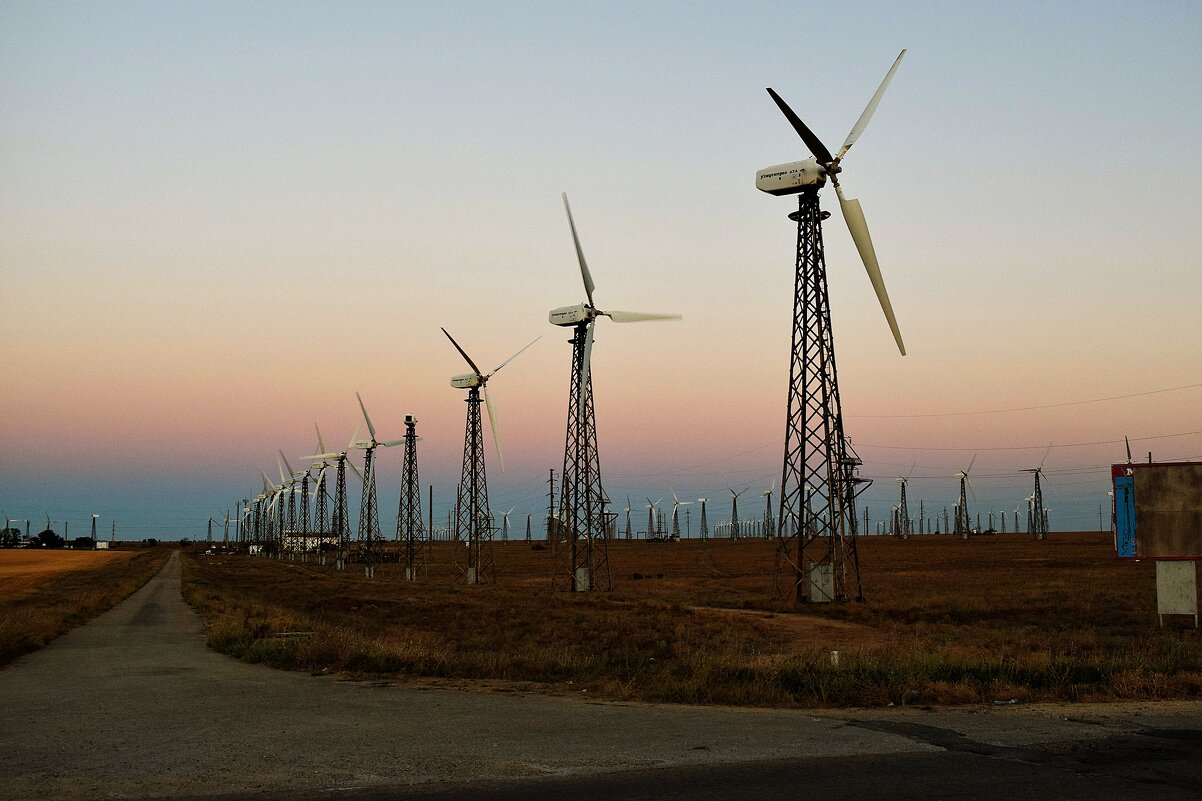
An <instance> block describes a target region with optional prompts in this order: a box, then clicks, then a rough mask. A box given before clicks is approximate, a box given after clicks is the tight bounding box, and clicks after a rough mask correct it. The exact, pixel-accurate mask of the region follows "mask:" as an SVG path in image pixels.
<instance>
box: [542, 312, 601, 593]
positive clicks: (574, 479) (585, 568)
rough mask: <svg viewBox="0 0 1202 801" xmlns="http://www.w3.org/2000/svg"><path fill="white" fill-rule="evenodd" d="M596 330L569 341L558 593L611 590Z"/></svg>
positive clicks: (579, 329) (580, 329)
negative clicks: (592, 357) (591, 362)
mask: <svg viewBox="0 0 1202 801" xmlns="http://www.w3.org/2000/svg"><path fill="white" fill-rule="evenodd" d="M592 324H593V321H592V320H590V321H588V322H587V323H580V324H578V325H577V326H576V328H575V331H574V333H573V335H572V339H571V340H570V342H571V343H572V379H571V385H570V388H569V390H568V427H567V435H566V438H565V442H564V450H563V472H562V473H561V474H560V475H561V478H560V483H559V521H560V536H559V537H558V538H557V541H556V542H555V565H556V567H555V578H554V580H553V582H552V584H553V586H554V587H555V588H556V589H563V590H593V589H601V590H606V591H608V590H612V589H613V581H612V579H611V576H610V573H609V538H608V537H607V536H606V531H607V527H606V523H607V514H606V512H605V506H606V505H607V504H608V503H609V498H608V496H606V494H605V490H604V489H603V488H602V487H601V459H600V456H599V455H598V453H597V427H596V417H595V416H594V411H593V409H594V407H593V379H592V373H591V372H590V371H588V370H587V369H586V366H585V359H586V358H587V357H586V354H585V349H586V347H587V348H589V349H591V347H592Z"/></svg>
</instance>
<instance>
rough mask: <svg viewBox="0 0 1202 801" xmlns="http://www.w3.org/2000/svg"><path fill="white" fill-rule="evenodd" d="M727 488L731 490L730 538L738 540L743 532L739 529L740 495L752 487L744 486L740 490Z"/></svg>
mask: <svg viewBox="0 0 1202 801" xmlns="http://www.w3.org/2000/svg"><path fill="white" fill-rule="evenodd" d="M727 489H729V490H730V538H731V539H732V540H737V539H738V538H739V536H740V533H741V532H740V530H739V496H740V495H742V494H743V493H744V492H746V491H747V490H749V489H751V488H750V487H744V488H743V489H741V490H739V491H738V492H735V490H734V487H727Z"/></svg>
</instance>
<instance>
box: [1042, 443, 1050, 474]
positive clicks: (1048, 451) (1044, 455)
mask: <svg viewBox="0 0 1202 801" xmlns="http://www.w3.org/2000/svg"><path fill="white" fill-rule="evenodd" d="M1051 452H1052V443H1050V442H1049V443H1048V449H1047V450H1046V451H1044V452H1043V458H1042V459H1040V460H1039V469H1040V470H1042V469H1043V463H1044V462H1046V461H1047V460H1048V454H1049V453H1051Z"/></svg>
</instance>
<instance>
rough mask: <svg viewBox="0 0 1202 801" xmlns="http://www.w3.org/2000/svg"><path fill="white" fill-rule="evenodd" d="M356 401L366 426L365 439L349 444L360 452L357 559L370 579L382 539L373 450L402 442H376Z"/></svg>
mask: <svg viewBox="0 0 1202 801" xmlns="http://www.w3.org/2000/svg"><path fill="white" fill-rule="evenodd" d="M355 399H356V400H358V401H359V410H360V411H362V412H363V421H364V422H365V423H367V433H368V435H369V436H368V438H367V439H365V440H359V441H357V442H354V443H352V444H351V447H352V448H359V449H361V450H362V451H363V498H362V501H361V503H360V506H359V559H360V560H361V561H363V562H364V563H366V565H367V567H366V568H365V571H366V573H367V575H368V576H369V577H370V576H372V575H373V574H374V572H375V571H374V567H373V566H374V565H375V563H376V562H377V561H379V558H380V556H381V550H382V547H383V540H384V538H383V537H382V536H381V534H380V510H379V509H378V508H377V507H376V466H375V463H374V461H373V458H372V457H373V456H374V455H375V452H376V448H391V447H393V446H394V445H401V444H403V443H404V442H405V440H403V439H393V440H387V441H383V440H379V439H376V427H375V426H374V425H372V422H371V417H370V416H369V415H368V413H367V407H366V406H364V405H363V398H362V397H360V395H359V393H358V392H356V393H355Z"/></svg>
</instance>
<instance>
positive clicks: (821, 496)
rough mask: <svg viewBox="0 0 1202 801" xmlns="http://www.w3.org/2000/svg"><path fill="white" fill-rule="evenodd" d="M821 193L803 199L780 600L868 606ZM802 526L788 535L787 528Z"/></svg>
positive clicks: (780, 517) (797, 216)
mask: <svg viewBox="0 0 1202 801" xmlns="http://www.w3.org/2000/svg"><path fill="white" fill-rule="evenodd" d="M829 216H830V215H829V214H828V213H827V212H823V211H821V210H820V208H819V205H818V187H817V186H813V187H807V188H806V189H805V190H803V191H802V192H801V194H800V198H799V204H798V210H797V212H795V213H794V214H790V215H789V218H790V219H792V220H795V221H796V222H797V273H796V281H795V286H794V305H793V337H792V354H793V356H792V359H791V361H790V365H789V395H788V416H787V418H786V424H785V457H784V465H783V467H782V469H781V481H780V487H781V489H780V506H779V509H778V512H777V557H776V587H777V593H778V594H780V595H783V596H788V597H793V598H795V599H796V600H798V601H802V600H807V601H826V600H847V599H848V598H855V599H857V600H860V599H862V598H863V589H862V586H861V582H860V563H859V555H858V553H857V550H856V537H855V534H856V512H855V490H854V487H855V485H854V484H853V483H852V478H853V475H854V468H855V465H856V464H857V463H858V459H856V458H855V457H854V453H849V448H848V445H847V440H846V438H845V436H844V433H843V410H842V405H841V403H840V400H839V381H838V373H837V371H836V368H835V344H834V337H833V334H832V332H831V318H830V297H829V294H828V291H827V279H826V258H825V254H824V251H823V244H822V220H823V219H825V218H826V217H829ZM788 519H791V520H793V521H794V525H793V526H792V527H791V528H792V531H791V532H788V533H787V532H786V528H787V527H786V524H785V521H786V520H788Z"/></svg>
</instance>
